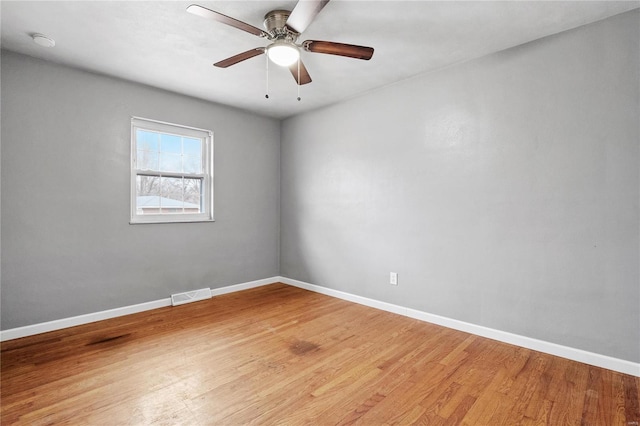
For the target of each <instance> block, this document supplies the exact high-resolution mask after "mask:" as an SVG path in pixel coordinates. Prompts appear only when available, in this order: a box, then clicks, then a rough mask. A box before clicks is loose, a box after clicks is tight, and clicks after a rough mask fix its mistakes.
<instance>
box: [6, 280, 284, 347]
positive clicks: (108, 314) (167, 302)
mask: <svg viewBox="0 0 640 426" xmlns="http://www.w3.org/2000/svg"><path fill="white" fill-rule="evenodd" d="M279 281H281V280H280V277H272V278H265V279H263V280H257V281H250V282H246V283H240V284H234V285H230V286H226V287H221V288H213V289H211V295H212V296H213V297H215V296H219V295H221V294H226V293H233V292H236V291H241V290H247V289H250V288H254V287H260V286H263V285H267V284H272V283H274V282H279ZM165 306H171V297H167V298H166V299H160V300H154V301H152V302H145V303H139V304H137V305H131V306H124V307H122V308H115V309H109V310H106V311H100V312H94V313H91V314H85V315H78V316H75V317H70V318H63V319H59V320H54V321H48V322H43V323H40V324H33V325H27V326H24V327H18V328H12V329H9V330H2V331H0V342H4V341H5V340H12V339H18V338H20V337H27V336H33V335H34V334H40V333H46V332H48V331H54V330H61V329H63V328H69V327H74V326H76V325H82V324H89V323H91V322H96V321H102V320H106V319H109V318H116V317H121V316H124V315H130V314H136V313H138V312H144V311H150V310H152V309H158V308H163V307H165Z"/></svg>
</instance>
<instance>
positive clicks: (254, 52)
mask: <svg viewBox="0 0 640 426" xmlns="http://www.w3.org/2000/svg"><path fill="white" fill-rule="evenodd" d="M264 51H265V49H264V47H256V48H255V49H251V50H247V51H246V52H242V53H238V54H237V55H235V56H232V57H230V58H227V59H223V60H222V61H220V62H216V63H215V64H213V65H214V66H216V67H218V68H227V67H230V66H231V65H235V64H237V63H238V62H242V61H246V60H247V59H249V58H253V57H254V56H258V55H262V54H263V53H264Z"/></svg>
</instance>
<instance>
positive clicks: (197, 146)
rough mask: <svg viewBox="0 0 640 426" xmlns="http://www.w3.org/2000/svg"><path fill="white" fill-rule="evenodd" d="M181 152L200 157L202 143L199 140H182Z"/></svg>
mask: <svg viewBox="0 0 640 426" xmlns="http://www.w3.org/2000/svg"><path fill="white" fill-rule="evenodd" d="M182 152H183V153H184V154H185V155H200V154H201V153H202V141H201V140H200V139H193V138H183V139H182Z"/></svg>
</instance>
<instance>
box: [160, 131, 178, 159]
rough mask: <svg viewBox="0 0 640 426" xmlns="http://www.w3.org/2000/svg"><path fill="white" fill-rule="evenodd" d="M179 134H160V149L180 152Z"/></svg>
mask: <svg viewBox="0 0 640 426" xmlns="http://www.w3.org/2000/svg"><path fill="white" fill-rule="evenodd" d="M181 139H182V138H181V137H180V136H175V135H165V134H161V135H160V151H162V152H173V153H176V154H180V153H181V152H182V141H181Z"/></svg>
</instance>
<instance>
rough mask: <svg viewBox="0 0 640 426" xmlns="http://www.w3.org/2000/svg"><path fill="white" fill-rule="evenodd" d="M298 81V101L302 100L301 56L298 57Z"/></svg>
mask: <svg viewBox="0 0 640 426" xmlns="http://www.w3.org/2000/svg"><path fill="white" fill-rule="evenodd" d="M296 83H297V84H296V86H298V102H300V99H301V98H300V57H298V81H297V82H296Z"/></svg>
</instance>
